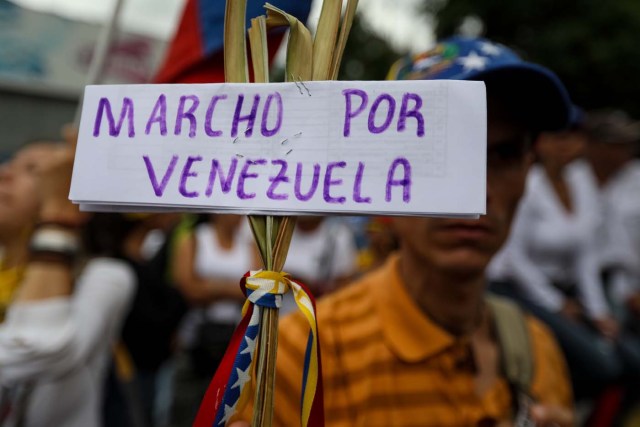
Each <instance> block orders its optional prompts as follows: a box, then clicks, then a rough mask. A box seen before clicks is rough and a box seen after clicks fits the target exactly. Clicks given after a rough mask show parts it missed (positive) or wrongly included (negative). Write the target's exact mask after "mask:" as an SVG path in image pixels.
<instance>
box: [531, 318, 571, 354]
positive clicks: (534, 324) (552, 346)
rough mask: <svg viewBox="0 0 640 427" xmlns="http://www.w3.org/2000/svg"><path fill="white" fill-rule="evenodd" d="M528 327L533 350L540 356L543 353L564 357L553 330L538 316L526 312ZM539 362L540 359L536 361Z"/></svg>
mask: <svg viewBox="0 0 640 427" xmlns="http://www.w3.org/2000/svg"><path fill="white" fill-rule="evenodd" d="M525 316H526V322H527V327H528V329H529V338H530V342H531V346H532V351H533V353H534V354H535V355H536V357H538V356H539V355H541V354H544V355H545V356H549V357H551V358H554V359H556V358H558V357H560V358H562V357H563V356H562V353H561V351H560V347H559V345H558V342H557V341H556V338H555V335H554V334H553V332H551V330H550V329H549V328H548V327H547V325H545V324H544V323H542V321H541V320H539V319H538V318H537V317H535V316H532V315H530V314H526V315H525ZM536 363H538V361H536Z"/></svg>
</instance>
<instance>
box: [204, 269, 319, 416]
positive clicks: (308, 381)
mask: <svg viewBox="0 0 640 427" xmlns="http://www.w3.org/2000/svg"><path fill="white" fill-rule="evenodd" d="M240 287H241V288H242V291H243V292H244V294H245V295H246V297H247V300H246V301H245V304H244V306H243V307H242V320H241V321H240V324H239V325H238V327H237V328H236V330H235V332H234V334H233V336H232V338H231V342H230V343H229V346H228V347H227V351H226V352H225V355H224V357H223V359H222V362H221V363H220V366H218V370H217V371H216V374H215V375H214V377H213V379H212V380H211V383H210V384H209V388H208V389H207V392H206V394H205V396H204V399H203V400H202V403H201V405H200V410H199V411H198V415H197V417H196V420H195V422H194V426H196V427H221V426H224V425H225V424H226V423H227V421H229V419H230V418H231V417H232V416H233V414H235V413H236V412H240V411H242V409H243V408H244V407H245V406H246V404H247V402H248V401H249V398H250V396H249V395H250V393H251V391H250V390H251V388H250V387H245V386H246V384H247V383H249V382H250V380H251V373H252V371H253V369H254V368H253V362H254V354H255V349H256V343H257V341H258V335H259V333H260V319H261V311H262V307H271V308H276V307H277V308H279V307H280V305H281V302H282V296H283V295H284V294H285V293H286V292H287V291H288V290H291V291H292V292H293V296H294V299H295V301H296V304H297V306H298V308H299V309H300V311H301V312H302V314H303V315H304V317H305V318H306V319H307V322H309V327H310V330H309V338H308V340H307V349H306V352H305V358H304V369H303V374H302V396H301V402H300V406H301V425H302V427H321V426H324V405H323V395H322V393H323V391H322V366H321V362H320V346H319V340H318V326H317V322H316V314H315V312H316V310H315V300H314V299H313V296H312V295H311V292H310V291H309V289H308V288H307V287H306V286H305V285H304V284H302V283H299V282H295V281H293V280H291V278H290V276H289V275H288V274H287V273H278V272H275V271H263V270H259V271H250V272H248V273H246V274H245V275H244V277H243V278H242V280H241V281H240Z"/></svg>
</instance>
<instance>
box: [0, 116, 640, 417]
mask: <svg viewBox="0 0 640 427" xmlns="http://www.w3.org/2000/svg"><path fill="white" fill-rule="evenodd" d="M68 139H69V141H67V142H40V141H39V142H34V143H29V144H26V145H25V146H24V147H23V148H22V149H20V150H19V151H18V152H17V153H16V154H15V156H14V157H13V158H12V159H11V160H9V161H7V162H6V163H5V164H4V165H3V166H2V168H1V170H0V246H1V247H2V256H1V258H0V260H1V264H0V316H2V321H3V324H2V326H1V327H0V378H1V379H2V387H3V388H2V395H1V400H0V424H2V425H4V424H5V423H7V425H11V424H9V423H10V422H14V423H15V424H16V425H19V424H20V423H19V420H20V419H22V418H23V417H25V414H27V415H28V417H29V419H30V420H31V424H30V425H60V426H64V425H99V424H100V423H102V424H103V425H106V426H127V425H130V426H135V427H138V426H157V427H163V426H185V425H190V424H191V422H192V421H193V419H194V416H195V414H196V411H197V409H198V406H199V404H200V401H201V399H202V396H203V395H204V392H205V390H206V387H207V385H208V384H209V381H210V379H211V377H212V375H213V374H214V372H215V370H216V367H217V365H218V363H219V362H220V360H221V358H222V355H223V353H224V351H225V349H226V345H227V343H228V341H229V339H230V337H231V334H232V333H233V330H234V328H235V326H236V324H237V323H238V322H239V320H240V317H241V307H242V304H243V301H244V296H243V294H242V292H241V290H240V288H239V286H238V282H239V279H240V276H241V275H242V274H243V273H244V272H245V271H248V270H252V269H258V268H260V267H261V265H260V261H259V256H258V253H257V249H256V246H255V243H254V241H253V236H252V233H251V230H250V228H249V224H248V221H247V220H246V218H244V217H242V216H236V215H227V214H224V215H223V214H210V215H181V214H111V213H110V214H106V213H100V214H92V215H89V214H85V213H80V212H78V211H77V209H76V208H75V207H74V206H73V205H71V204H70V203H69V202H68V200H67V194H68V184H69V179H70V170H71V169H70V168H71V164H72V159H73V144H74V139H75V138H74V136H73V135H71V136H69V137H68ZM639 141H640V122H636V121H635V120H634V119H633V118H631V117H629V116H628V115H627V114H626V113H625V112H623V111H619V110H614V109H612V110H602V111H588V112H584V111H581V110H580V109H579V108H577V107H576V108H575V111H574V117H573V123H572V126H571V128H570V129H567V130H565V131H562V132H559V133H549V132H543V133H541V134H539V135H538V136H537V139H536V140H535V141H532V142H531V143H532V145H533V149H534V150H533V151H534V153H535V159H532V162H533V164H532V167H531V169H530V172H529V175H528V178H527V184H526V192H525V195H524V196H523V198H522V200H521V202H520V205H519V208H518V213H517V217H516V219H515V221H514V223H513V225H512V229H511V235H510V238H509V240H508V242H507V243H506V245H505V246H504V247H503V249H502V251H501V252H500V253H499V254H498V255H497V256H496V257H495V259H494V260H493V262H492V264H491V265H490V267H489V269H488V272H487V283H488V289H489V290H490V292H494V293H497V294H501V295H506V296H507V297H508V298H511V299H513V300H514V301H516V302H517V303H518V304H519V305H521V306H522V307H524V308H525V309H526V310H527V311H528V312H530V313H532V314H533V315H535V316H536V317H538V318H539V319H541V320H542V321H543V322H544V323H546V324H547V326H549V328H550V329H551V330H552V331H553V333H554V334H555V336H556V338H557V340H558V342H559V344H560V346H561V348H562V350H563V352H564V355H565V357H566V359H567V361H568V366H569V368H570V371H571V378H572V383H573V389H574V398H575V400H576V404H577V407H578V409H579V416H580V419H581V420H582V422H584V423H591V424H590V425H613V423H614V422H624V421H628V420H631V421H628V422H633V420H635V422H637V423H640V418H638V404H639V402H640V393H639V391H638V388H637V384H638V380H639V379H640V197H639V195H640V159H639V158H638V148H639V145H638V143H639ZM516 154H517V153H516ZM494 155H497V156H501V158H500V159H491V161H494V162H495V161H498V162H499V161H508V159H509V156H513V155H514V153H510V152H499V153H494ZM397 249H398V240H397V237H396V234H395V232H394V228H393V226H392V222H391V221H390V220H389V219H388V218H375V217H373V218H365V217H353V218H352V217H315V216H302V217H299V218H298V219H297V225H296V229H295V233H294V236H293V239H292V242H291V246H290V249H289V255H288V258H287V262H286V264H285V267H284V271H286V272H288V273H291V274H292V276H293V277H295V278H297V279H299V280H301V281H302V282H304V283H306V284H307V285H308V286H309V287H310V289H311V290H312V291H313V293H314V294H315V295H316V296H318V297H320V296H323V295H326V294H330V293H332V292H334V291H336V290H337V289H339V288H342V287H345V286H349V285H348V283H349V282H350V281H352V280H353V279H355V278H357V277H358V276H360V275H362V274H364V273H366V272H368V271H371V270H374V269H376V268H378V267H379V266H380V265H382V264H383V263H384V262H385V260H386V259H387V257H388V256H389V255H390V254H392V253H393V252H394V251H395V250H397ZM43 283H46V286H43ZM293 307H294V304H293V303H292V302H291V301H285V303H284V306H283V308H282V310H283V311H285V312H286V311H288V310H292V309H293ZM45 380H46V381H45ZM38 414H46V419H40V420H39V419H38ZM70 414H72V415H70ZM70 416H73V417H76V418H77V419H78V420H79V421H78V424H72V423H70V422H69V421H68V418H69V417H70ZM56 417H57V418H56ZM634 417H635V418H634ZM34 420H35V421H34ZM636 425H637V424H636Z"/></svg>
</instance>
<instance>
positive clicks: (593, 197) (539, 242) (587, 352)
mask: <svg viewBox="0 0 640 427" xmlns="http://www.w3.org/2000/svg"><path fill="white" fill-rule="evenodd" d="M583 150H584V138H583V134H582V133H581V132H579V131H576V130H570V131H567V132H560V133H554V134H550V133H543V134H541V135H540V136H539V138H538V139H537V141H536V144H535V152H536V156H537V160H538V162H537V163H536V164H534V165H533V166H532V168H531V170H530V172H529V177H528V181H527V188H526V192H525V196H524V197H523V199H522V201H521V203H520V206H519V208H518V212H517V216H516V219H515V222H514V224H513V226H512V230H511V234H510V237H509V240H508V242H507V244H506V245H505V247H504V249H503V250H502V251H501V253H500V254H499V256H498V257H497V258H496V260H495V261H494V262H493V263H492V265H491V267H490V269H489V272H488V278H489V280H490V281H493V282H494V286H493V287H494V289H495V288H496V285H495V282H503V283H508V284H509V286H506V287H503V289H504V288H507V293H510V294H511V295H512V296H514V297H515V298H516V299H517V300H519V301H520V302H521V303H522V304H523V305H524V306H525V307H526V308H528V309H529V310H530V311H531V312H533V313H534V314H535V315H536V316H538V317H539V318H541V320H543V321H545V322H546V323H547V324H548V325H549V326H550V327H551V329H552V330H553V331H554V333H555V334H556V336H557V338H558V341H559V342H560V344H561V346H562V348H563V350H564V351H565V355H566V357H567V360H568V362H569V366H570V368H571V371H572V380H573V381H574V390H575V392H576V395H577V396H578V397H593V396H595V395H596V394H597V393H598V392H599V391H600V390H601V389H602V387H604V386H606V385H607V384H610V383H612V382H613V381H615V380H616V379H617V378H619V376H620V375H621V373H622V369H623V368H622V360H621V357H620V355H619V351H618V348H617V347H616V346H615V345H614V340H615V339H616V337H617V335H618V332H619V326H618V323H617V322H616V320H615V319H614V317H613V316H612V314H611V310H610V308H609V305H608V302H607V299H606V297H605V294H604V289H603V285H602V280H601V270H600V269H601V262H600V253H599V246H598V245H599V242H598V240H597V236H598V230H599V227H600V224H601V216H600V212H599V210H598V209H593V207H594V205H597V203H598V193H597V190H596V188H595V187H594V186H593V184H592V181H591V177H590V170H589V166H588V165H587V164H586V163H585V162H584V161H583V160H580V159H579V157H580V155H581V154H582V152H583Z"/></svg>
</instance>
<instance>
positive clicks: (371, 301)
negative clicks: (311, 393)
mask: <svg viewBox="0 0 640 427" xmlns="http://www.w3.org/2000/svg"><path fill="white" fill-rule="evenodd" d="M305 323H306V322H305V320H304V319H303V318H302V316H300V315H298V313H296V314H294V315H293V316H289V317H287V318H285V319H283V321H282V322H281V325H280V335H279V344H278V361H277V378H276V411H275V420H274V424H275V425H276V426H286V427H290V426H299V425H300V389H301V375H302V373H301V372H302V366H303V362H302V361H303V354H304V350H305V344H306V342H307V334H308V326H306V324H305ZM318 326H319V331H320V340H321V341H320V342H321V350H322V368H323V378H324V402H325V419H326V425H327V426H336V427H338V426H345V427H346V426H349V427H351V426H438V427H446V426H476V425H478V423H479V422H480V421H481V420H485V421H486V420H504V419H508V418H509V416H510V414H511V393H510V390H509V387H508V384H507V381H506V380H504V379H498V380H497V381H496V382H495V383H494V384H493V385H492V386H491V387H490V388H489V389H488V390H487V391H486V392H485V393H484V395H483V396H478V395H477V394H476V391H475V390H476V388H475V383H474V376H475V374H474V369H473V363H461V361H465V360H470V359H472V350H471V347H470V344H468V343H469V340H468V339H466V340H464V339H457V338H456V337H454V336H452V335H450V334H449V333H447V332H446V331H445V330H443V329H441V328H440V327H439V326H437V325H436V324H435V323H433V322H432V321H431V320H429V318H428V317H427V316H425V314H424V313H423V312H422V311H421V310H420V309H419V308H418V306H417V305H416V304H415V302H414V301H413V300H412V299H411V297H410V296H409V294H408V293H407V291H406V290H405V287H404V286H403V284H402V282H401V279H400V275H399V270H398V258H397V257H392V259H391V260H390V261H388V262H387V263H386V264H385V265H384V266H383V267H382V268H380V269H379V270H377V271H375V272H373V273H371V274H369V275H368V276H366V277H364V278H363V279H362V280H360V281H359V282H357V283H355V284H354V285H352V286H350V287H348V288H345V289H344V290H341V291H339V292H337V293H334V294H332V295H329V296H328V297H326V298H324V299H323V300H322V301H321V302H320V303H319V305H318ZM528 326H529V330H530V334H531V342H532V347H533V350H534V360H535V373H534V379H533V383H532V390H531V391H532V395H533V397H534V398H535V399H536V400H537V401H539V402H541V403H548V404H559V405H563V406H566V407H570V406H571V390H570V386H569V381H568V377H567V373H566V367H565V364H564V360H563V358H562V356H561V353H560V351H559V349H558V347H557V345H556V343H555V341H554V339H553V338H552V336H551V334H550V333H549V332H548V331H547V330H546V329H545V327H543V326H542V325H541V324H540V323H539V322H538V321H536V320H534V319H532V318H529V319H528ZM245 418H246V417H245Z"/></svg>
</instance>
